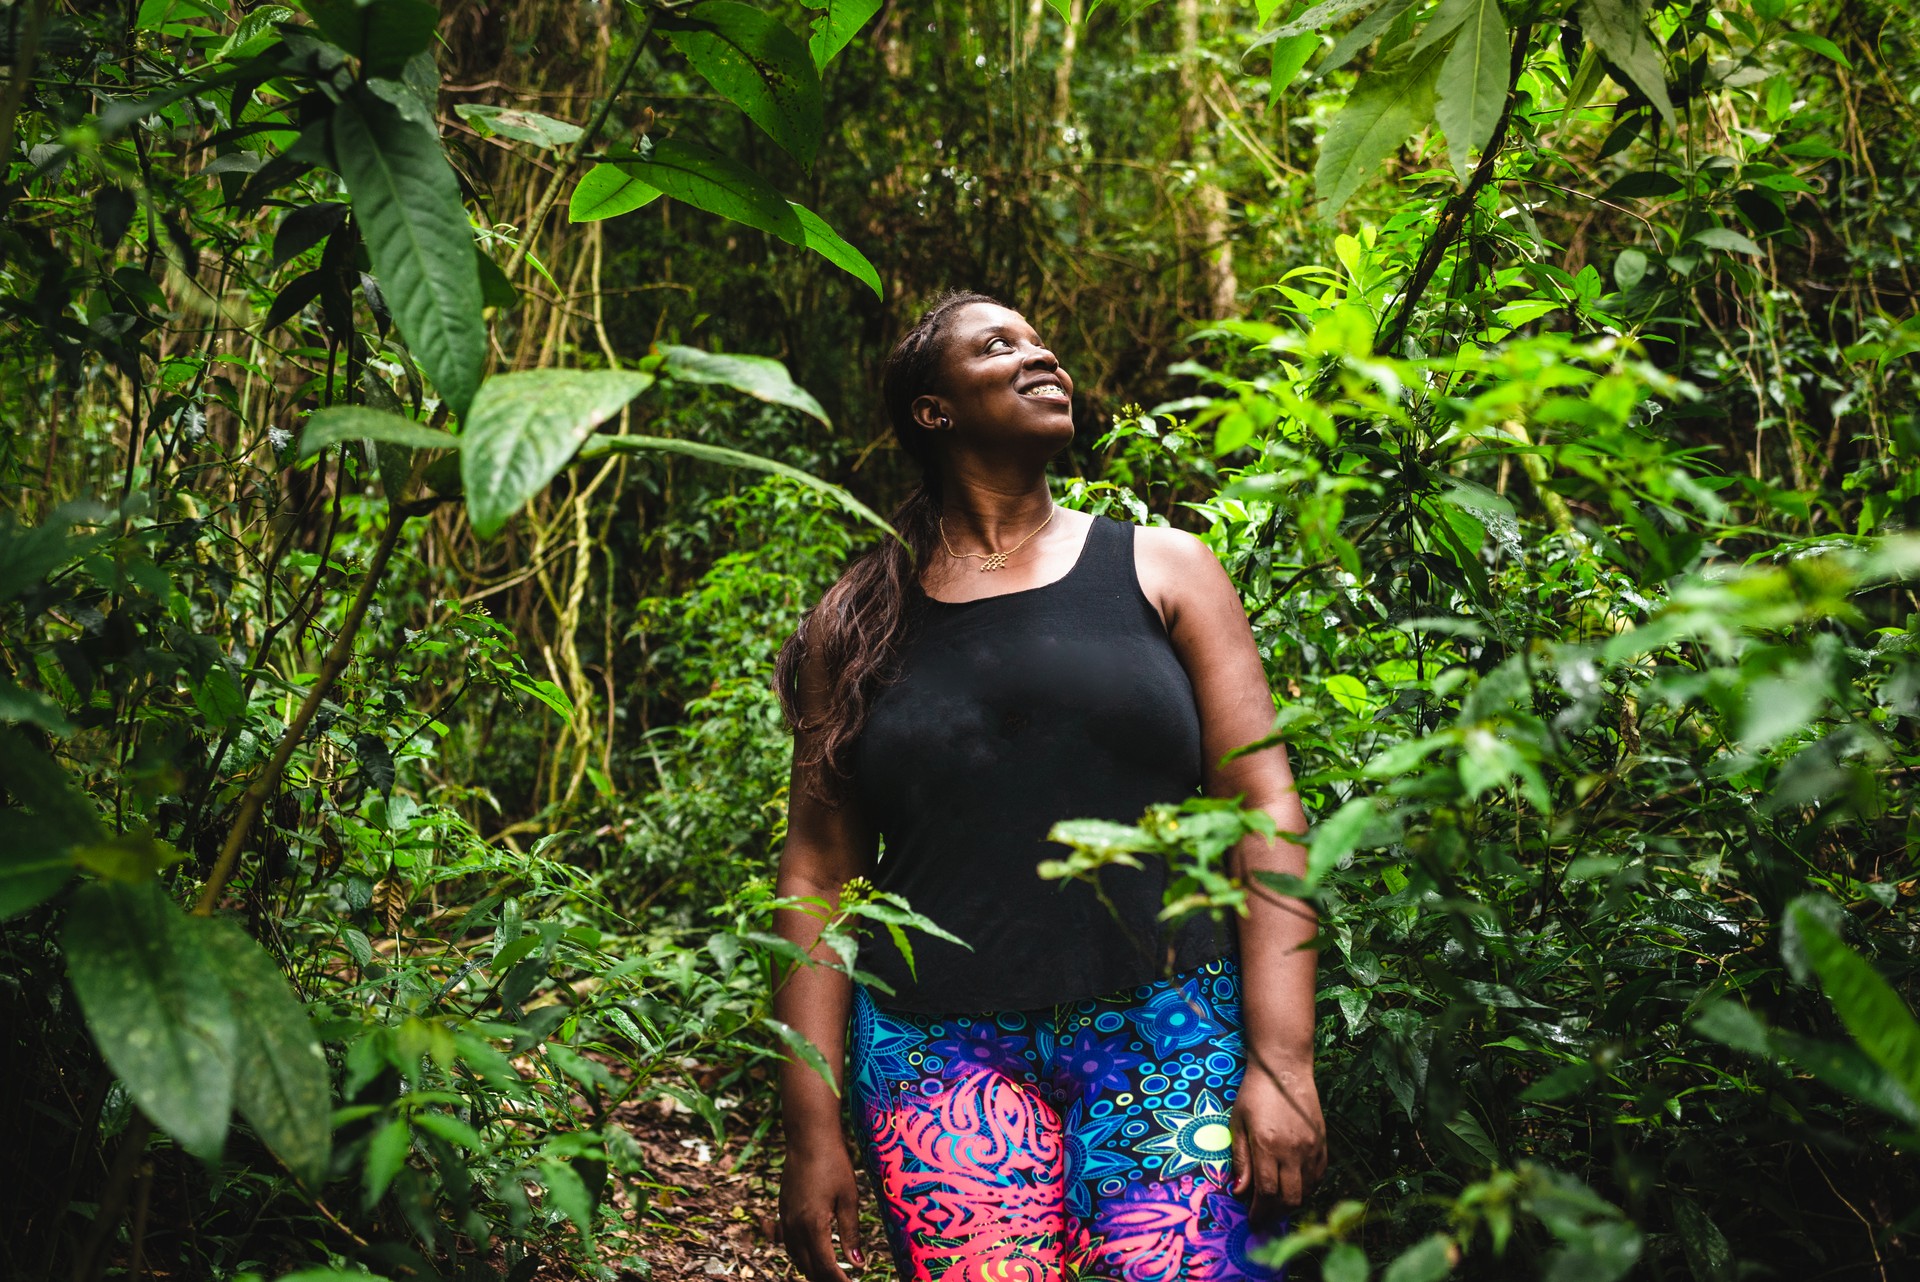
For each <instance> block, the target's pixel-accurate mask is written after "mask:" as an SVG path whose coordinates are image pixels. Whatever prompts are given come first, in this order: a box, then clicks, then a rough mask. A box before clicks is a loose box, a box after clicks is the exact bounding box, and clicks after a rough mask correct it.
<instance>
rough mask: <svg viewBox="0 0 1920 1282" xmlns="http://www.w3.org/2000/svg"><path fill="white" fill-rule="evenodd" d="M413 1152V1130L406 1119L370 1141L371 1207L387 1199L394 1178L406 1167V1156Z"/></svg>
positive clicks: (386, 1128) (369, 1203) (368, 1169)
mask: <svg viewBox="0 0 1920 1282" xmlns="http://www.w3.org/2000/svg"><path fill="white" fill-rule="evenodd" d="M412 1151H413V1128H412V1127H410V1126H409V1125H407V1119H406V1118H404V1117H396V1118H394V1119H393V1120H392V1121H391V1122H388V1123H387V1124H386V1125H385V1126H383V1127H381V1128H380V1129H379V1130H377V1131H375V1132H374V1133H373V1138H372V1139H370V1140H368V1141H367V1165H366V1181H367V1206H368V1207H372V1206H373V1205H374V1204H375V1203H376V1202H378V1201H379V1200H380V1199H381V1198H383V1197H385V1196H386V1195H387V1189H388V1187H389V1186H391V1185H392V1184H393V1177H394V1176H396V1175H398V1174H400V1168H401V1167H403V1166H405V1165H406V1164H407V1154H408V1153H410V1152H412Z"/></svg>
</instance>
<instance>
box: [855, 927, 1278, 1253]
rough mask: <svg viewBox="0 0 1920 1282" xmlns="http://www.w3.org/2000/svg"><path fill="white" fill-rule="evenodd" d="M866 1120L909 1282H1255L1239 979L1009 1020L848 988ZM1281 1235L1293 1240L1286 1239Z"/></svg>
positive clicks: (1210, 972) (1170, 982)
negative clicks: (1238, 1164) (1236, 1104)
mask: <svg viewBox="0 0 1920 1282" xmlns="http://www.w3.org/2000/svg"><path fill="white" fill-rule="evenodd" d="M852 1023H853V1026H852V1030H851V1034H852V1035H851V1037H850V1043H851V1050H852V1057H853V1059H852V1067H853V1072H852V1077H853V1081H854V1087H853V1091H854V1096H853V1111H854V1117H855V1120H856V1122H857V1123H858V1126H859V1130H860V1133H861V1136H862V1139H863V1142H864V1147H865V1149H866V1154H867V1161H868V1163H869V1166H870V1169H871V1170H872V1172H873V1177H874V1182H875V1185H876V1187H877V1188H878V1190H879V1194H880V1201H881V1203H882V1205H881V1215H882V1218H883V1219H884V1220H885V1222H886V1226H887V1237H888V1241H889V1243H890V1245H891V1246H892V1248H893V1255H894V1259H895V1260H896V1261H897V1262H898V1264H899V1267H900V1275H901V1277H902V1278H903V1279H909V1278H910V1279H913V1282H1065V1280H1067V1279H1085V1280H1088V1282H1091V1280H1092V1279H1112V1280H1114V1282H1173V1280H1174V1279H1184V1280H1189V1282H1199V1280H1202V1279H1204V1280H1205V1282H1243V1280H1247V1279H1259V1280H1261V1282H1267V1280H1270V1279H1277V1278H1279V1277H1280V1276H1281V1271H1280V1270H1278V1269H1275V1268H1270V1267H1267V1266H1264V1265H1260V1264H1256V1263H1254V1262H1253V1261H1252V1260H1250V1259H1249V1258H1248V1254H1249V1250H1250V1248H1252V1247H1254V1246H1257V1245H1258V1244H1259V1243H1260V1242H1262V1241H1263V1240H1266V1235H1265V1234H1263V1233H1253V1232H1251V1230H1250V1227H1249V1225H1248V1223H1247V1212H1246V1207H1245V1205H1244V1204H1243V1203H1242V1202H1241V1201H1240V1200H1239V1199H1238V1198H1236V1197H1235V1196H1234V1195H1233V1193H1232V1192H1231V1191H1230V1188H1229V1186H1230V1184H1231V1182H1232V1175H1231V1162H1232V1158H1231V1153H1230V1140H1229V1134H1228V1129H1227V1117H1228V1109H1229V1107H1230V1106H1231V1105H1232V1103H1233V1098H1234V1095H1235V1092H1236V1091H1237V1090H1238V1088H1239V1084H1240V1073H1241V1068H1242V1064H1243V1052H1242V1048H1241V1039H1240V1027H1241V1026H1240V974H1239V968H1238V966H1237V965H1236V964H1235V963H1234V962H1233V961H1232V960H1230V959H1222V960H1220V961H1216V962H1213V963H1211V964H1209V965H1207V966H1205V967H1202V968H1201V969H1199V970H1195V971H1190V972H1188V973H1187V974H1184V975H1176V976H1174V977H1173V978H1171V979H1166V980H1161V981H1160V982H1158V983H1153V984H1147V985H1143V986H1142V987H1139V988H1135V989H1130V990H1128V991H1126V992H1124V993H1120V994H1117V995H1115V996H1112V997H1102V998H1094V999H1089V1000H1087V1001H1079V1002H1069V1003H1066V1004H1064V1005H1060V1006H1056V1007H1052V1008H1050V1009H1046V1010H1037V1011H1017V1012H1003V1013H1001V1014H997V1015H962V1016H939V1015H915V1014H909V1013H906V1012H901V1011H887V1010H882V1009H880V1008H879V1007H878V1006H876V1005H875V1004H874V1001H873V999H872V997H870V996H869V995H868V993H867V991H866V990H865V989H864V988H859V987H856V988H855V990H854V1008H853V1022H852ZM1272 1231H1273V1232H1278V1231H1281V1226H1275V1227H1274V1229H1273V1230H1272Z"/></svg>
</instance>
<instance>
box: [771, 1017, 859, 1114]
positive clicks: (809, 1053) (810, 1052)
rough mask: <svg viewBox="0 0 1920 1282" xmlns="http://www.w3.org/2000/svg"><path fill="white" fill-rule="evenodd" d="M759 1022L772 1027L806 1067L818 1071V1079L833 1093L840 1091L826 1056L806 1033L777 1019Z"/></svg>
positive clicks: (836, 1093)
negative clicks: (808, 1038) (809, 1039)
mask: <svg viewBox="0 0 1920 1282" xmlns="http://www.w3.org/2000/svg"><path fill="white" fill-rule="evenodd" d="M760 1023H761V1025H762V1026H763V1027H766V1028H770V1029H772V1030H773V1032H774V1034H775V1036H777V1037H779V1039H780V1040H781V1041H783V1042H785V1043H786V1044H787V1046H788V1048H789V1049H790V1050H792V1051H793V1053H794V1054H795V1055H798V1056H799V1057H800V1060H801V1062H802V1063H804V1064H805V1065H806V1066H807V1067H808V1068H811V1069H812V1070H813V1071H814V1072H815V1073H818V1074H819V1075H820V1080H821V1081H823V1082H825V1083H826V1084H827V1089H828V1090H830V1091H832V1092H833V1093H834V1094H835V1095H838V1094H839V1093H840V1087H839V1086H838V1084H836V1083H835V1082H834V1080H833V1070H832V1069H831V1068H829V1067H828V1066H827V1057H826V1056H825V1055H822V1054H821V1053H820V1048H819V1047H818V1046H815V1045H814V1044H813V1043H812V1042H810V1041H808V1040H807V1037H806V1034H804V1033H802V1032H800V1030H798V1029H797V1028H794V1027H793V1026H792V1025H790V1024H783V1023H781V1022H780V1021H779V1020H777V1019H772V1018H768V1019H763V1020H761V1021H760Z"/></svg>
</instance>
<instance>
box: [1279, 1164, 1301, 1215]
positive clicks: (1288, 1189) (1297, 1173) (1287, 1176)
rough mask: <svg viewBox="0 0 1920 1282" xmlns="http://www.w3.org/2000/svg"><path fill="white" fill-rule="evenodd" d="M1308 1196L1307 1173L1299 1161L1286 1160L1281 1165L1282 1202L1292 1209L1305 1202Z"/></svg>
mask: <svg viewBox="0 0 1920 1282" xmlns="http://www.w3.org/2000/svg"><path fill="white" fill-rule="evenodd" d="M1306 1197H1307V1182H1306V1174H1305V1172H1303V1171H1302V1170H1301V1169H1300V1164H1299V1163H1298V1162H1297V1161H1292V1160H1289V1161H1286V1162H1283V1163H1281V1165H1280V1204H1281V1205H1282V1206H1284V1207H1286V1208H1287V1209H1288V1210H1292V1209H1294V1208H1295V1207H1297V1206H1299V1205H1300V1203H1302V1202H1304V1201H1305V1200H1306Z"/></svg>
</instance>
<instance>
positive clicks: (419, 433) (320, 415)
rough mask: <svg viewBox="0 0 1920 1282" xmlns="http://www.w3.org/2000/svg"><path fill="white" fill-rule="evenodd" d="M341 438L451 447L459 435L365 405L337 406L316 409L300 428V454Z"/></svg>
mask: <svg viewBox="0 0 1920 1282" xmlns="http://www.w3.org/2000/svg"><path fill="white" fill-rule="evenodd" d="M341 441H382V442H385V443H386V444H388V445H405V446H408V447H410V448H412V449H416V450H452V449H458V448H459V447H460V438H459V437H457V436H455V435H454V434H453V433H451V432H443V431H441V430H440V429H439V428H437V427H428V426H427V425H426V424H425V423H416V422H414V421H413V420H412V419H410V418H405V417H403V416H401V415H399V414H394V413H390V412H388V411H387V410H376V409H369V408H368V407H366V406H365V405H336V406H333V407H332V408H331V409H324V410H317V411H315V412H314V414H313V416H312V417H310V418H309V419H307V425H306V426H305V427H304V428H302V429H301V431H300V457H301V458H306V457H307V456H308V455H309V454H318V453H319V452H320V451H321V450H324V449H326V448H327V447H328V446H329V445H338V444H339V443H340V442H341Z"/></svg>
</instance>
